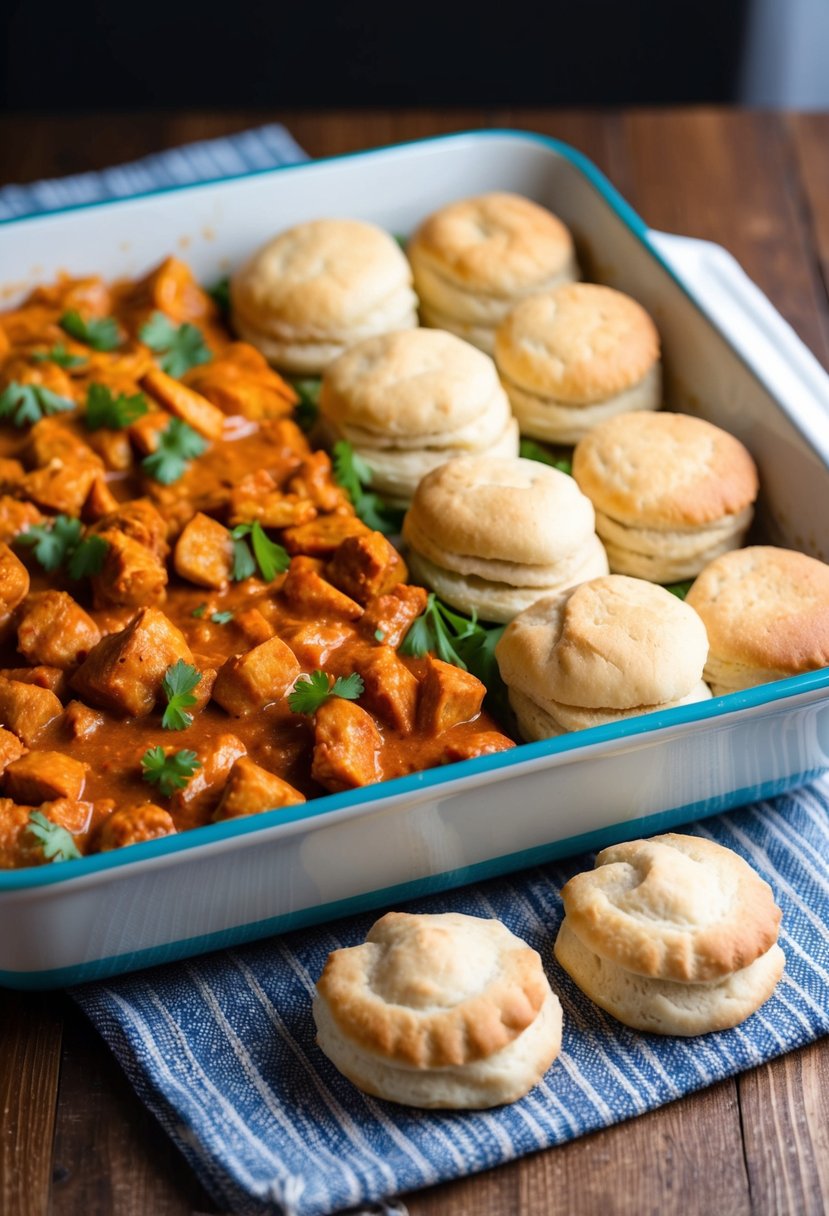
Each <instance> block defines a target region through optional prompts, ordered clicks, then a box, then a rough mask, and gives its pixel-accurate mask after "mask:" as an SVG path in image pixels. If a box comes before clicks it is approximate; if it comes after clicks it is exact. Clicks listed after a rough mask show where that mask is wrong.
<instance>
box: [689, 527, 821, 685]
mask: <svg viewBox="0 0 829 1216" xmlns="http://www.w3.org/2000/svg"><path fill="white" fill-rule="evenodd" d="M687 603H689V604H691V605H692V607H693V608H695V609H696V611H697V612H698V613H699V615H700V616H701V617H702V619H703V621H704V622H705V627H706V629H707V630H708V638H709V642H710V646H711V649H710V652H709V655H708V662H707V663H706V667H705V671H706V679H707V680H708V681H709V682H710V684H711V687H712V689H713V691H714V694H715V696H720V695H722V694H723V693H728V692H736V691H737V690H738V689H741V688H753V687H754V686H755V685H757V684H765V683H767V682H768V681H770V680H782V679H785V677H786V676H793V675H798V674H799V673H800V672H804V671H816V670H818V669H819V668H821V667H827V666H829V565H826V563H825V562H821V561H818V560H817V559H816V558H814V557H807V556H806V555H805V554H804V553H798V552H796V551H795V550H794V549H778V548H775V547H774V546H772V545H752V546H750V547H749V548H747V549H738V550H735V551H734V552H731V553H725V554H723V556H722V557H718V558H716V559H715V560H714V561H713V562H711V564H710V565H708V566H706V567H705V569H704V570H703V571H702V573H701V574H700V575H699V577H698V578H697V579H696V581H695V582H694V585H693V586H692V587H691V590H690V591H689V592H688V597H687Z"/></svg>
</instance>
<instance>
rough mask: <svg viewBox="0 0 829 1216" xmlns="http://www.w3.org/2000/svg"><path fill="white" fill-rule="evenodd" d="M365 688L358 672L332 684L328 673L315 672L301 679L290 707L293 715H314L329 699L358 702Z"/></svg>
mask: <svg viewBox="0 0 829 1216" xmlns="http://www.w3.org/2000/svg"><path fill="white" fill-rule="evenodd" d="M364 688H365V685H364V684H363V679H362V676H359V675H357V673H356V672H353V673H352V674H351V675H350V676H338V677H337V679H336V680H335V681H334V682H333V684H332V683H331V682H330V678H329V676H328V675H327V673H326V672H324V671H313V672H311V674H310V675H303V676H300V677H299V679H298V680H297V682H296V684H295V685H294V691H293V692H292V693H290V694H289V696H288V705H289V707H290V709H291V712H292V713H295V714H313V713H315V712H316V710H318V709H319V707H320V706H321V705H324V704H325V702H326V701H327V700H328V698H329V697H342V698H343V700H345V701H357V700H358V699H359V698H360V697H361V696H362V695H363V690H364Z"/></svg>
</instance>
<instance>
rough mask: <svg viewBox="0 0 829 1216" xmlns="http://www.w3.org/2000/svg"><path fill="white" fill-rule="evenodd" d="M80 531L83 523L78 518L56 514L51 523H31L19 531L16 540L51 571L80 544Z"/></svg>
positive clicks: (45, 568)
mask: <svg viewBox="0 0 829 1216" xmlns="http://www.w3.org/2000/svg"><path fill="white" fill-rule="evenodd" d="M82 531H83V525H82V524H81V521H80V520H79V519H72V518H71V517H70V516H69V515H57V516H55V518H54V519H53V520H52V522H51V524H33V525H32V527H31V528H27V529H26V531H25V532H21V533H20V534H19V535H18V536H17V538H16V540H17V544H19V545H25V546H26V547H27V548H29V549H32V550H33V551H34V555H35V557H36V558H37V560H38V561H39V562H40V564H41V566H42V567H43V569H44V570H48V571H49V572H51V571H52V570H57V569H58V567H59V566H61V565H63V562H64V561H65V560H66V559H67V558H68V557H69V555H70V554H71V553H74V551H75V549H76V548H77V547H78V545H79V544H80V540H81V532H82Z"/></svg>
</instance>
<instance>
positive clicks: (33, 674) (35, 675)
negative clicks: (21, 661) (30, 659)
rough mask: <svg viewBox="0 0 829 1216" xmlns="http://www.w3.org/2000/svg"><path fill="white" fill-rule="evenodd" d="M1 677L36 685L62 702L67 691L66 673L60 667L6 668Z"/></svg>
mask: <svg viewBox="0 0 829 1216" xmlns="http://www.w3.org/2000/svg"><path fill="white" fill-rule="evenodd" d="M3 675H4V676H5V677H6V679H7V680H19V681H20V682H21V683H23V684H36V685H37V686H38V688H48V689H49V691H50V692H53V693H54V694H55V696H56V697H59V698H60V700H61V701H62V700H63V699H64V697H65V696H66V694H67V693H68V691H69V681H68V679H67V676H66V672H65V671H64V670H63V669H62V668H60V667H43V666H38V667H6V668H4V669H3Z"/></svg>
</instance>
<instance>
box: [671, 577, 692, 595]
mask: <svg viewBox="0 0 829 1216" xmlns="http://www.w3.org/2000/svg"><path fill="white" fill-rule="evenodd" d="M693 585H694V580H693V579H692V578H689V579H686V581H685V582H684V583H667V584H666V585H665V590H666V591H670V593H671V595H675V596H676V598H677V599H678V600H684V599H685V596H686V595H687V594H688V592H689V591H690V590H691V588H692V587H693Z"/></svg>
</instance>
